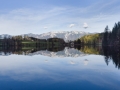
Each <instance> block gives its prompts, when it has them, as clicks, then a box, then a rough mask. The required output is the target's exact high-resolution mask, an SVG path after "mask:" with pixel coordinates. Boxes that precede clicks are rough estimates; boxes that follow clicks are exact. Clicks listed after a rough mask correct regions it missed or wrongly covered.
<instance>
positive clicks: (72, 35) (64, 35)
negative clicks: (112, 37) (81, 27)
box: [25, 31, 92, 41]
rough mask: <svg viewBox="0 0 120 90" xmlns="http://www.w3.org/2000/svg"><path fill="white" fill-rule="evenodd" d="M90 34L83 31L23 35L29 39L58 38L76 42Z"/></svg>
mask: <svg viewBox="0 0 120 90" xmlns="http://www.w3.org/2000/svg"><path fill="white" fill-rule="evenodd" d="M89 34H92V33H88V32H83V31H61V32H60V31H59V32H48V33H43V34H32V33H30V34H25V35H27V36H29V37H35V38H39V39H47V38H53V37H58V38H63V39H64V40H65V41H68V40H76V39H78V38H80V37H82V36H84V35H89Z"/></svg>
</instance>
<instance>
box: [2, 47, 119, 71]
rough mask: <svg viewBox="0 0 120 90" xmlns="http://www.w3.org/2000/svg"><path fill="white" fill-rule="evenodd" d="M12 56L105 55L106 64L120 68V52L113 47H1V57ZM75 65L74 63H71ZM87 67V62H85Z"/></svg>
mask: <svg viewBox="0 0 120 90" xmlns="http://www.w3.org/2000/svg"><path fill="white" fill-rule="evenodd" d="M12 54H17V55H28V56H33V55H44V56H49V57H81V56H86V55H90V54H94V55H103V56H104V59H105V63H106V64H107V65H109V62H110V61H113V64H115V66H116V68H118V69H119V68H120V51H119V49H117V50H116V49H114V48H112V47H101V46H83V47H81V46H75V47H74V48H70V47H52V48H47V47H46V48H45V47H44V48H40V47H39V48H38V47H7V48H5V47H1V48H0V55H2V56H8V55H12ZM71 63H72V64H73V63H74V62H73V61H71ZM85 65H87V60H85Z"/></svg>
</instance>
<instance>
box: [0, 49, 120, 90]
mask: <svg viewBox="0 0 120 90" xmlns="http://www.w3.org/2000/svg"><path fill="white" fill-rule="evenodd" d="M98 49H99V48H97V49H90V48H87V49H85V48H83V49H80V50H78V49H74V48H67V47H66V48H65V49H64V50H62V51H57V52H53V51H48V50H40V51H34V52H29V51H26V52H22V53H20V54H19V53H17V52H14V53H13V52H10V51H9V52H6V51H0V90H120V89H119V88H120V70H119V67H120V59H119V54H118V55H117V54H114V55H113V54H111V55H109V54H108V53H107V55H106V53H105V51H104V50H101V49H100V50H98Z"/></svg>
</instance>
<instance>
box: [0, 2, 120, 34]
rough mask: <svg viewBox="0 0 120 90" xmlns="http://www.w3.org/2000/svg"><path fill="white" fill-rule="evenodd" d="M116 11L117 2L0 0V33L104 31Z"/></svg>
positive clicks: (117, 16)
mask: <svg viewBox="0 0 120 90" xmlns="http://www.w3.org/2000/svg"><path fill="white" fill-rule="evenodd" d="M119 11H120V0H0V34H10V35H19V34H28V33H34V34H42V33H46V32H51V31H52V32H55V31H85V32H93V33H94V32H103V31H104V28H105V27H106V25H108V26H109V28H110V30H112V27H113V26H114V24H115V22H118V21H120V12H119Z"/></svg>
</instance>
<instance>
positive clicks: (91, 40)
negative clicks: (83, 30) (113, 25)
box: [74, 33, 103, 45]
mask: <svg viewBox="0 0 120 90" xmlns="http://www.w3.org/2000/svg"><path fill="white" fill-rule="evenodd" d="M102 37H103V33H97V34H91V35H85V36H83V37H81V38H79V39H77V40H75V41H74V42H75V44H76V42H78V41H79V42H80V44H81V45H101V44H102Z"/></svg>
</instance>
